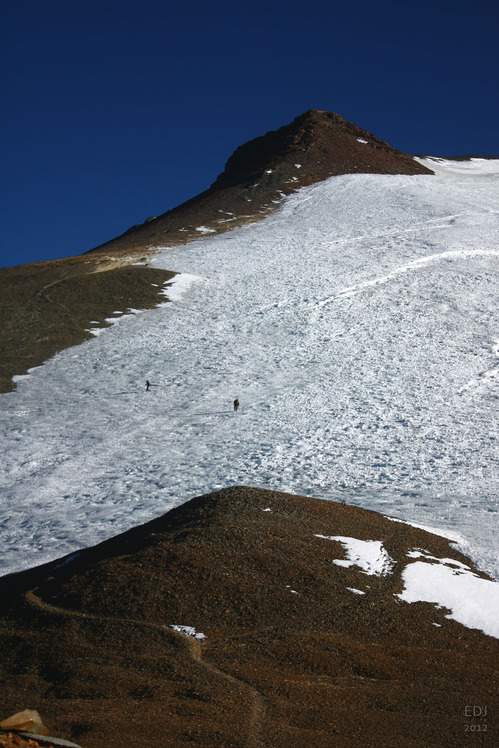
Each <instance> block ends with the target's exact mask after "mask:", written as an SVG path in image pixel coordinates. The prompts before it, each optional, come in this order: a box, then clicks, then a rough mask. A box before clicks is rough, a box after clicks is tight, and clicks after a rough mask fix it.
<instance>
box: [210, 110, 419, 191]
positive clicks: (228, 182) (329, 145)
mask: <svg viewBox="0 0 499 748" xmlns="http://www.w3.org/2000/svg"><path fill="white" fill-rule="evenodd" d="M297 159H298V160H299V168H300V169H301V171H300V173H299V174H297V164H296V160H297ZM270 170H272V171H271V173H274V172H275V171H276V170H278V177H279V179H280V180H281V181H282V186H285V185H287V184H289V183H290V180H291V181H295V182H297V181H298V182H300V185H303V184H304V183H307V182H308V183H313V182H317V181H322V180H324V179H327V178H328V177H331V176H337V175H339V174H361V173H374V174H427V173H429V170H428V169H426V168H425V167H424V166H422V165H421V164H420V163H418V162H417V161H415V160H414V158H413V157H412V156H409V155H407V154H405V153H401V152H400V151H397V150H396V149H395V148H392V147H391V146H389V145H388V143H385V142H384V141H382V140H379V138H377V137H375V136H374V135H373V134H372V133H371V132H367V131H366V130H362V128H360V127H358V126H357V125H354V124H353V123H351V122H347V121H346V120H345V119H344V118H343V117H341V116H340V115H339V114H335V113H334V112H325V111H322V110H319V109H309V110H308V111H307V112H304V113H303V114H301V115H299V116H298V117H296V118H295V119H294V120H293V121H292V122H291V123H290V124H288V125H284V126H283V127H280V128H279V129H278V130H272V131H270V132H268V133H266V134H265V135H262V136H260V137H258V138H254V139H253V140H250V141H249V142H247V143H245V144H244V145H242V146H240V147H239V148H237V149H236V151H234V153H233V154H232V156H231V157H230V158H229V160H228V161H227V164H226V166H225V170H224V171H223V172H222V174H220V176H219V177H218V178H217V180H216V181H215V182H214V183H213V185H212V187H211V189H215V190H216V189H222V188H224V187H230V186H234V185H237V184H241V183H243V184H248V183H251V182H254V181H255V180H256V179H258V178H260V177H262V175H265V174H268V173H269V171H270ZM272 181H274V182H275V181H277V177H274V179H273V180H272Z"/></svg>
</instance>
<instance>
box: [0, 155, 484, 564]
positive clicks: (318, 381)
mask: <svg viewBox="0 0 499 748" xmlns="http://www.w3.org/2000/svg"><path fill="white" fill-rule="evenodd" d="M429 165H430V167H431V168H432V169H433V170H434V171H435V172H436V176H379V175H346V176H339V177H333V178H331V179H329V180H328V181H326V182H323V183H319V184H315V185H313V186H312V187H308V188H303V189H302V190H300V191H299V192H297V193H296V194H294V195H291V196H290V197H288V198H287V199H286V200H285V202H284V205H283V207H282V209H281V210H280V211H279V212H278V213H276V214H274V215H272V216H269V217H268V218H266V219H265V220H263V221H262V222H260V223H258V224H253V225H249V226H246V227H242V228H239V229H236V230H234V231H233V232H231V233H228V234H224V235H222V236H218V237H208V238H205V239H202V240H200V241H199V242H196V243H194V244H191V245H188V246H184V247H181V248H178V249H175V248H173V249H168V250H165V251H164V252H162V253H160V254H158V256H157V257H156V259H155V260H154V263H155V265H156V266H160V267H165V268H168V269H170V270H176V271H180V272H181V273H183V274H184V275H183V276H180V279H179V281H178V282H177V283H178V284H179V285H174V286H173V289H172V296H171V297H172V298H174V299H175V300H174V301H173V303H170V304H167V305H166V306H164V307H162V308H160V309H156V310H153V311H148V312H143V313H141V314H137V315H131V316H129V317H126V318H124V319H123V320H122V321H121V322H120V323H119V324H117V325H115V326H113V327H112V328H109V329H106V330H105V331H104V332H103V333H102V334H101V335H99V337H96V338H95V339H94V340H92V341H90V342H88V343H85V344H83V345H82V346H79V347H77V348H73V349H71V350H68V351H65V352H63V353H61V354H59V355H57V356H56V357H55V358H54V359H52V360H51V361H49V362H48V363H47V364H46V365H44V366H43V367H40V368H38V369H36V370H34V371H33V372H32V373H31V375H30V376H28V377H26V378H23V379H22V381H20V382H19V384H18V391H17V392H15V393H10V394H7V395H2V396H1V398H0V407H1V421H2V426H1V435H0V448H1V453H2V455H3V459H2V465H1V468H0V469H1V481H2V485H3V488H2V499H1V515H0V543H1V547H2V557H1V566H0V572H2V573H6V572H8V571H15V570H18V569H21V568H25V567H27V566H31V565H34V564H36V563H41V562H42V561H44V560H48V559H50V558H55V557H57V556H60V555H62V554H64V553H68V552H70V551H72V550H74V549H77V548H80V547H82V546H87V545H89V544H92V543H95V542H97V541H98V540H102V539H104V538H106V537H109V536H112V535H115V534H117V533H118V532H119V531H121V530H124V529H126V528H128V527H131V526H132V525H137V524H140V523H141V522H144V521H145V520H147V519H150V518H151V517H154V516H158V515H160V514H162V513H164V512H165V511H166V510H167V509H168V508H170V507H171V506H173V505H175V504H177V503H180V502H183V501H185V500H186V499H188V498H190V497H192V496H195V495H198V494H201V493H206V492H208V491H212V490H214V489H217V488H219V487H222V486H227V485H235V484H246V485H254V486H261V487H265V488H272V489H276V490H283V491H290V492H293V493H298V494H303V495H308V496H319V497H323V498H331V499H334V500H346V501H347V502H349V503H356V504H359V505H362V506H364V507H367V508H372V509H375V510H378V511H382V512H383V513H385V514H389V515H392V516H396V517H399V518H401V519H404V520H408V521H413V522H418V523H421V524H423V525H425V526H427V527H428V526H429V527H434V528H439V529H441V530H442V531H444V532H447V533H449V534H450V535H451V536H453V537H454V536H455V537H456V539H458V541H459V544H460V547H461V549H462V550H464V552H466V553H467V554H468V555H470V556H471V557H472V558H473V559H475V560H476V561H477V562H478V563H479V564H480V566H481V567H482V568H483V569H485V570H487V571H489V572H491V573H493V574H494V575H495V576H496V578H499V557H498V554H497V550H496V546H497V543H496V534H497V529H498V527H497V518H498V508H499V507H498V503H499V502H498V486H499V475H498V441H497V437H498V430H497V403H498V393H499V314H498V308H499V307H498V304H497V281H498V275H499V242H498V239H499V212H498V211H499V162H498V161H486V160H473V161H471V162H448V161H447V162H446V161H437V160H431V162H429ZM179 289H182V290H183V294H179V293H177V294H176V295H174V293H175V291H176V290H177V291H178V290H179ZM146 379H149V380H150V381H151V382H152V384H153V387H151V389H150V390H149V392H146V391H145V381H146ZM235 397H238V398H239V400H240V403H241V405H240V409H239V412H238V413H234V412H233V411H232V401H233V399H234V398H235Z"/></svg>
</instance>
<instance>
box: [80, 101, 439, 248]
mask: <svg viewBox="0 0 499 748" xmlns="http://www.w3.org/2000/svg"><path fill="white" fill-rule="evenodd" d="M431 173H432V172H431V171H430V170H429V169H428V168H427V167H425V166H423V165H422V164H420V163H419V162H418V161H416V160H415V159H414V157H413V156H410V155H407V154H405V153H401V152H400V151H397V150H396V149H395V148H392V147H391V146H389V145H388V144H387V143H385V142H383V141H382V140H379V139H378V138H377V137H375V136H374V135H373V134H372V133H370V132H366V131H365V130H362V129H361V128H360V127H358V126H357V125H354V124H352V123H351V122H347V121H346V120H344V119H343V117H341V116H340V115H339V114H334V113H333V112H323V111H319V110H316V109H312V110H310V111H308V112H305V113H304V114H302V115H300V116H299V117H297V118H296V119H295V120H293V122H291V123H290V124H289V125H285V126H284V127H281V128H279V129H278V130H276V131H271V132H268V133H267V134H266V135H263V136H261V137H258V138H255V139H254V140H251V141H249V142H248V143H246V144H244V145H242V146H240V147H239V148H237V149H236V151H235V152H234V153H233V154H232V156H231V157H230V158H229V160H228V161H227V164H226V165H225V169H224V171H223V172H222V173H221V174H220V175H219V176H218V178H217V179H216V180H215V181H214V182H213V184H212V185H211V187H210V188H209V189H208V190H206V191H205V192H203V193H201V194H200V195H198V196H197V197H194V198H192V199H191V200H189V201H187V202H186V203H183V204H182V205H179V206H178V207H176V208H174V209H173V210H169V211H168V212H166V213H163V214H162V215H160V216H157V217H152V218H148V219H147V221H146V222H145V223H142V224H139V225H136V226H132V227H131V228H130V229H129V230H128V231H127V232H125V233H124V234H123V235H122V236H119V237H117V238H116V239H113V240H111V241H110V242H106V243H105V244H103V245H101V246H100V247H97V248H96V249H95V250H94V252H97V253H102V252H105V253H111V254H119V253H123V252H143V251H145V250H147V249H151V248H152V247H156V246H172V245H177V244H183V243H185V242H187V241H192V240H193V239H199V238H200V236H202V233H206V232H208V233H220V232H222V231H227V230H229V229H231V228H233V227H234V226H238V225H242V224H245V223H249V222H251V221H257V220H260V219H261V218H263V217H264V216H265V215H267V214H268V213H270V212H273V211H275V210H276V209H277V208H278V207H279V205H280V203H281V202H282V199H283V197H285V196H286V195H288V194H290V193H291V192H294V191H295V190H297V189H298V188H299V187H303V186H305V185H310V184H314V183H315V182H321V181H323V180H324V179H328V178H329V177H332V176H338V175H339V174H431ZM200 231H201V232H202V233H200Z"/></svg>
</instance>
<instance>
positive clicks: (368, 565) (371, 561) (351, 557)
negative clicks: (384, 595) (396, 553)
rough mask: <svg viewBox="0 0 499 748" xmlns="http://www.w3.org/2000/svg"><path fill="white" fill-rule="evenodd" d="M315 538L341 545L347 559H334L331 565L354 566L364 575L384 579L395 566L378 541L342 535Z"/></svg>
mask: <svg viewBox="0 0 499 748" xmlns="http://www.w3.org/2000/svg"><path fill="white" fill-rule="evenodd" d="M315 537H316V538H322V539H324V540H336V541H338V542H339V543H341V544H342V545H343V547H344V549H345V553H346V556H347V557H346V558H345V559H335V560H334V561H333V563H334V564H336V565H337V566H345V567H349V566H356V567H357V568H359V569H360V570H361V571H362V572H364V574H371V575H374V576H378V577H384V576H386V575H387V574H390V573H391V571H392V569H393V566H394V564H395V561H394V560H393V558H391V557H390V556H389V555H388V553H387V552H386V550H385V549H384V548H383V543H382V542H381V541H380V540H359V539H358V538H349V537H345V536H344V535H316V536H315Z"/></svg>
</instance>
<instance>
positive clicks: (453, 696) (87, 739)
mask: <svg viewBox="0 0 499 748" xmlns="http://www.w3.org/2000/svg"><path fill="white" fill-rule="evenodd" d="M317 535H324V536H331V535H342V536H352V537H355V538H358V539H362V540H380V541H382V542H383V545H384V548H385V549H386V551H387V552H388V553H389V555H390V556H391V558H392V559H393V560H394V561H395V562H396V563H395V565H394V567H393V570H392V572H391V573H388V574H386V575H385V576H373V575H367V574H366V573H364V572H362V571H361V570H360V569H359V568H358V567H355V566H350V567H348V568H347V567H343V566H339V565H335V564H334V563H333V561H334V560H335V559H342V558H344V556H345V551H344V549H343V546H342V545H341V544H340V543H339V542H337V541H331V540H329V539H325V538H320V537H317ZM414 548H417V549H424V550H426V551H428V553H429V554H431V555H432V556H435V557H437V558H449V559H454V560H455V561H456V562H463V563H467V564H470V562H469V561H468V560H467V559H466V558H465V557H463V556H462V555H461V554H460V553H458V552H457V551H456V550H455V549H454V548H452V546H451V545H450V544H449V542H448V541H447V540H445V539H444V538H441V537H439V536H436V535H432V534H430V533H428V532H426V531H423V530H420V529H416V528H414V527H411V526H408V525H405V524H402V523H400V522H393V521H391V520H389V519H387V518H385V517H383V516H382V515H379V514H377V513H375V512H370V511H366V510H364V509H360V508H357V507H353V506H348V505H345V504H336V503H331V502H326V501H321V500H317V499H310V498H303V497H299V496H292V495H287V494H280V493H276V492H272V491H264V490H259V489H254V488H253V489H251V488H236V487H234V488H230V489H225V490H222V491H220V492H217V493H214V494H210V495H206V496H201V497H199V498H196V499H193V500H192V501H189V502H188V503H186V504H184V505H182V506H180V507H178V508H175V509H173V510H172V511H170V512H169V513H167V514H166V515H164V516H162V517H159V518H157V519H155V520H153V521H152V522H149V523H148V524H146V525H143V526H141V527H138V528H135V529H133V530H130V531H128V532H126V533H124V534H122V535H120V536H118V537H115V538H112V539H110V540H108V541H105V542H104V543H101V544H100V545H98V546H96V547H94V548H89V549H86V550H83V551H81V552H80V553H79V554H76V555H74V554H73V555H72V556H68V557H65V559H61V560H59V561H54V562H51V563H49V564H46V565H44V566H42V567H39V568H37V569H32V570H29V571H26V572H22V573H20V574H15V575H11V576H7V577H4V578H2V579H0V596H1V600H2V606H1V615H0V642H1V649H2V653H3V655H2V658H1V660H0V679H1V683H2V699H1V710H2V713H1V714H0V718H4V717H6V716H9V715H10V714H13V713H15V712H17V711H20V710H21V709H25V708H30V709H37V710H38V712H39V713H40V714H41V715H42V717H43V721H44V724H45V725H46V726H47V728H48V729H49V731H50V734H52V735H59V736H60V737H63V738H66V739H68V740H74V741H76V742H77V743H78V744H79V745H81V746H83V748H104V746H105V747H106V748H123V746H134V747H137V748H139V746H140V748H142V747H145V746H149V745H150V746H153V745H161V746H183V745H200V746H217V748H220V746H235V747H236V746H269V747H270V746H272V747H273V748H274V747H276V746H296V747H297V748H298V747H299V748H302V747H303V746H341V747H343V748H347V747H348V748H351V747H352V746H380V745H383V746H388V747H389V748H390V747H393V748H400V746H403V747H404V748H425V747H426V746H428V747H429V746H432V748H434V747H435V746H439V747H443V746H449V748H451V747H452V748H455V747H456V746H464V745H469V744H470V741H472V742H473V745H480V746H482V745H483V746H493V745H497V744H498V743H499V720H498V714H499V690H498V688H497V662H498V656H499V642H498V641H497V640H496V639H494V638H492V637H489V636H486V635H484V634H483V633H481V632H480V631H478V630H474V629H469V628H466V627H464V626H462V625H461V624H459V623H457V622H456V621H454V620H451V619H449V618H447V617H446V613H448V611H447V610H445V609H439V608H437V607H436V606H434V605H432V604H429V603H413V604H408V603H405V602H403V601H401V600H399V599H398V598H397V597H396V595H397V594H398V593H400V592H402V589H403V581H402V578H401V572H402V570H403V568H404V567H405V565H406V564H407V563H411V562H412V561H413V560H414V559H410V558H408V556H407V553H408V551H410V550H412V549H414ZM470 565H471V564H470ZM482 576H483V575H482ZM352 590H357V591H359V592H364V593H365V594H363V595H362V594H358V592H357V593H356V592H354V591H352ZM172 625H181V626H190V627H193V629H195V631H196V632H197V633H198V634H204V636H205V638H194V637H193V636H190V635H187V634H186V633H183V632H182V631H178V630H174V629H172V628H171V626H172ZM471 705H486V706H487V716H486V717H481V718H479V717H477V718H473V717H470V716H469V714H468V712H469V709H468V712H467V711H466V710H467V708H468V707H471ZM478 728H480V729H478Z"/></svg>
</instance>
